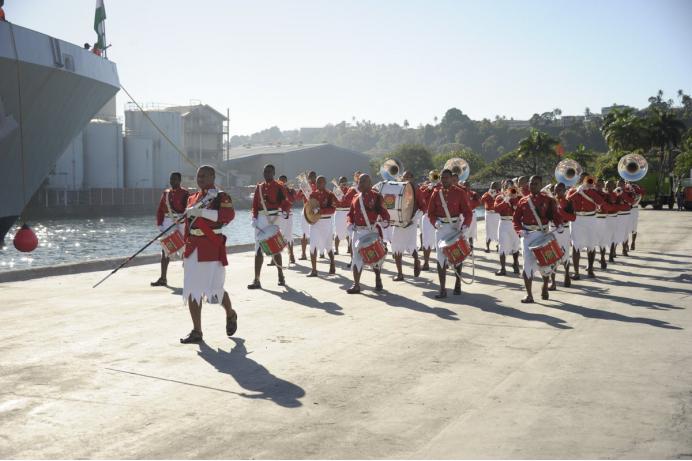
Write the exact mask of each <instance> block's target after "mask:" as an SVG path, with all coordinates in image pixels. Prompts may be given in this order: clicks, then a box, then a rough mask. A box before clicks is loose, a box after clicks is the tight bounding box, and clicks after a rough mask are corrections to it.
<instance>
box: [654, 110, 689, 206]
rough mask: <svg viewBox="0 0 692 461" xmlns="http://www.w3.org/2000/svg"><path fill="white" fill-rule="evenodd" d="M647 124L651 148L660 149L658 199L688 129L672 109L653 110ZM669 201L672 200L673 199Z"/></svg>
mask: <svg viewBox="0 0 692 461" xmlns="http://www.w3.org/2000/svg"><path fill="white" fill-rule="evenodd" d="M646 122H647V125H648V129H649V139H650V141H651V143H650V147H651V148H654V147H656V148H658V149H659V160H660V167H659V170H658V182H657V185H656V195H657V197H658V195H659V192H660V191H661V188H662V186H663V181H664V178H665V177H666V176H667V175H668V173H669V172H671V171H672V170H673V162H674V161H675V152H676V150H677V148H678V147H680V143H681V141H682V136H683V133H684V132H685V130H686V127H685V124H684V123H683V122H682V121H681V120H680V119H678V118H677V117H676V115H675V112H673V111H672V110H670V109H668V110H660V109H653V110H651V112H650V113H649V118H648V119H647V121H646ZM662 198H663V197H662ZM668 199H669V200H670V199H672V197H669V198H668Z"/></svg>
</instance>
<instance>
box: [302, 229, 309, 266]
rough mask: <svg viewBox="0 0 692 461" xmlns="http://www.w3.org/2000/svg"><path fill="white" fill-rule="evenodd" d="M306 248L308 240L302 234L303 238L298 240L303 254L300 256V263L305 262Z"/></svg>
mask: <svg viewBox="0 0 692 461" xmlns="http://www.w3.org/2000/svg"><path fill="white" fill-rule="evenodd" d="M307 246H308V238H307V237H306V236H305V234H303V236H302V237H301V238H300V248H301V249H302V250H303V253H302V254H301V255H300V259H301V261H305V260H306V259H308V258H307V256H305V248H306V247H307Z"/></svg>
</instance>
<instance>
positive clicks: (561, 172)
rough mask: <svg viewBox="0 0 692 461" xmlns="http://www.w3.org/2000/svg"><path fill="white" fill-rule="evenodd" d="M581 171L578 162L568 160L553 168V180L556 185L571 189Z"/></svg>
mask: <svg viewBox="0 0 692 461" xmlns="http://www.w3.org/2000/svg"><path fill="white" fill-rule="evenodd" d="M583 171H584V170H583V169H582V167H581V165H579V162H577V161H576V160H572V159H571V158H568V159H565V160H563V161H561V162H560V163H558V164H557V166H556V167H555V180H556V181H557V182H558V183H562V184H564V185H565V187H572V186H574V185H575V184H576V183H577V182H578V181H579V177H580V176H581V174H582V172H583Z"/></svg>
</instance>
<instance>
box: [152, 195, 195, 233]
mask: <svg viewBox="0 0 692 461" xmlns="http://www.w3.org/2000/svg"><path fill="white" fill-rule="evenodd" d="M189 196H190V192H189V191H188V190H187V189H184V188H182V187H180V188H178V189H166V190H165V191H163V194H161V200H160V201H159V207H158V208H157V209H156V225H157V226H160V225H161V224H163V218H164V217H166V215H167V214H168V205H167V204H166V201H168V204H169V205H170V207H171V210H173V213H177V214H183V213H184V212H185V207H186V206H187V199H188V197H189Z"/></svg>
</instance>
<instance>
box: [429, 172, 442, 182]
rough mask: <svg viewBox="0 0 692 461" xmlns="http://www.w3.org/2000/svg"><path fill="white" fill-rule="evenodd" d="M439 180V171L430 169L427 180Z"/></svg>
mask: <svg viewBox="0 0 692 461" xmlns="http://www.w3.org/2000/svg"><path fill="white" fill-rule="evenodd" d="M439 180H440V172H439V171H438V170H431V171H430V173H428V181H430V182H437V181H439Z"/></svg>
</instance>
